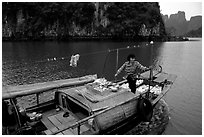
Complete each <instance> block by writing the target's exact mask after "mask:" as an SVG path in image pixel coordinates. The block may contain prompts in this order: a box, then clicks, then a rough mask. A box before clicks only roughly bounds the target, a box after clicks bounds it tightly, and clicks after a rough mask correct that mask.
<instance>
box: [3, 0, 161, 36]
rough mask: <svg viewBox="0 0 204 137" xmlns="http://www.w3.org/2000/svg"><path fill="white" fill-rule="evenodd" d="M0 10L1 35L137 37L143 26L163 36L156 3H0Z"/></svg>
mask: <svg viewBox="0 0 204 137" xmlns="http://www.w3.org/2000/svg"><path fill="white" fill-rule="evenodd" d="M2 11H3V12H2V13H3V16H2V20H3V30H4V33H3V36H6V34H12V36H14V37H28V36H29V37H34V38H35V37H42V36H45V37H47V36H52V37H69V36H82V35H83V36H84V35H85V36H94V35H101V34H103V35H106V36H107V35H111V36H137V35H138V34H139V31H140V29H141V26H143V25H144V24H145V26H146V27H147V28H148V29H150V30H151V29H153V28H154V27H157V28H158V32H157V33H158V34H159V35H160V36H162V35H165V29H164V24H163V21H162V18H161V14H160V8H159V4H158V3H156V2H151V3H149V2H135V3H134V2H131V3H126V2H122V3H121V2H115V3H108V2H106V3H105V2H102V3H99V2H96V3H90V2H66V3H64V2H42V3H41V2H19V3H18V2H3V6H2ZM8 36H10V35H8Z"/></svg>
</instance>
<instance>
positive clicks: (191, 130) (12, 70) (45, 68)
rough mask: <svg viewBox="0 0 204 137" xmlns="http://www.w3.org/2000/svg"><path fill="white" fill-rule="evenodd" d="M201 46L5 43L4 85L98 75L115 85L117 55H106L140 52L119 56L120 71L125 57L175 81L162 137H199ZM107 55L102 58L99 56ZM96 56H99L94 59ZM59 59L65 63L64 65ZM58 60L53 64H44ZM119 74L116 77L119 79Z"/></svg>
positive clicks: (168, 43) (185, 44)
mask: <svg viewBox="0 0 204 137" xmlns="http://www.w3.org/2000/svg"><path fill="white" fill-rule="evenodd" d="M201 43H202V41H189V42H165V43H157V42H155V43H154V45H153V46H147V45H146V44H147V43H146V42H144V43H133V42H3V44H2V45H3V46H2V82H3V86H5V85H21V84H29V83H36V82H45V81H51V80H57V79H66V78H70V77H77V76H82V75H85V74H95V73H96V74H98V76H99V77H101V76H103V77H105V78H107V79H109V80H113V79H114V73H115V70H116V52H111V53H108V49H115V48H122V47H127V46H133V45H135V46H138V45H139V47H137V48H134V49H127V50H121V51H119V62H118V64H119V65H118V67H119V66H121V65H122V64H123V63H124V62H125V61H126V57H127V55H128V54H129V53H135V55H136V59H137V60H138V61H140V63H141V64H143V65H145V66H150V65H162V67H163V70H164V71H165V72H168V73H173V74H176V75H177V79H176V82H175V83H174V85H173V87H172V89H171V91H170V92H168V93H167V95H166V97H165V100H166V102H167V104H168V105H169V108H170V117H171V120H170V123H169V124H168V127H167V129H166V130H165V132H164V134H167V135H171V134H201V133H202V122H201V121H202V107H201V106H202V85H201V83H202V75H201V74H202V44H201ZM101 51H106V52H101ZM77 53H79V54H80V55H81V56H80V61H79V64H78V67H76V68H72V67H70V66H69V60H70V57H71V55H73V54H77ZM94 53H98V54H94ZM62 57H64V58H65V59H63V60H62ZM50 58H56V59H57V60H56V61H48V60H47V59H50ZM122 76H123V74H121V75H120V76H119V78H122Z"/></svg>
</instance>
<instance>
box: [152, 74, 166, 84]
mask: <svg viewBox="0 0 204 137" xmlns="http://www.w3.org/2000/svg"><path fill="white" fill-rule="evenodd" d="M168 76H169V74H167V73H161V74H160V75H159V76H158V77H157V78H156V79H154V81H155V82H158V83H161V82H163V81H164V80H165V79H167V78H168Z"/></svg>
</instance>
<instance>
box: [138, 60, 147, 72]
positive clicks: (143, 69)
mask: <svg viewBox="0 0 204 137" xmlns="http://www.w3.org/2000/svg"><path fill="white" fill-rule="evenodd" d="M136 63H137V67H138V68H139V69H141V70H142V71H147V70H149V69H150V68H148V67H145V66H143V65H142V64H140V63H139V62H138V61H136Z"/></svg>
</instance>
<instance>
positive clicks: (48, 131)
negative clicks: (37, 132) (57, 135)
mask: <svg viewBox="0 0 204 137" xmlns="http://www.w3.org/2000/svg"><path fill="white" fill-rule="evenodd" d="M44 133H45V134H46V135H52V132H51V131H50V130H49V129H48V130H45V131H44Z"/></svg>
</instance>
